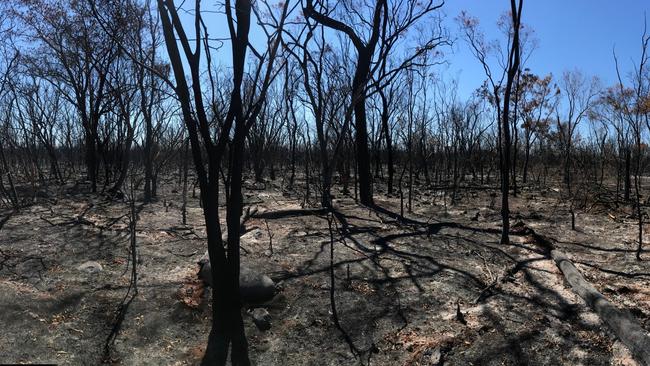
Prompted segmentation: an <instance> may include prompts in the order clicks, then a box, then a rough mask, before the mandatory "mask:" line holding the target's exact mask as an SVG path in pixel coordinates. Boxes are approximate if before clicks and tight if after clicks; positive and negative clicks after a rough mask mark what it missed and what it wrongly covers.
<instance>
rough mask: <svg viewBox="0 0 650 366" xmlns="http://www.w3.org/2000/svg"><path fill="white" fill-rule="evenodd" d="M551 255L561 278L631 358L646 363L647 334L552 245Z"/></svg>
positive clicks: (649, 347) (649, 354)
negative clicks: (597, 317) (624, 346)
mask: <svg viewBox="0 0 650 366" xmlns="http://www.w3.org/2000/svg"><path fill="white" fill-rule="evenodd" d="M551 257H552V258H553V260H554V261H555V264H556V265H557V266H558V268H560V270H561V271H562V273H563V274H564V278H565V279H566V281H567V282H568V283H569V285H571V288H572V289H573V291H575V292H576V293H577V294H578V295H579V296H580V297H581V298H582V299H583V300H584V301H585V302H586V303H587V305H589V307H590V308H591V309H592V310H593V311H594V312H595V313H596V314H598V316H599V317H600V318H601V319H602V320H603V321H604V322H605V323H606V324H607V325H608V326H609V327H610V329H611V330H612V331H613V332H614V334H616V336H617V337H618V338H619V339H620V340H621V341H622V342H623V344H625V345H626V346H627V347H628V348H629V349H630V351H631V352H632V355H633V356H634V358H635V359H636V360H637V361H639V362H640V363H642V364H643V365H647V366H648V365H650V338H649V337H648V334H647V333H646V331H645V330H644V329H643V328H642V327H641V326H640V325H639V324H638V322H637V321H636V320H635V319H634V317H632V315H631V314H630V313H629V312H628V311H625V310H621V309H619V308H617V307H616V306H615V305H614V304H612V303H611V302H609V301H608V300H607V298H605V296H603V294H601V293H600V292H598V290H596V288H595V287H594V286H593V285H592V284H591V283H589V282H588V281H587V280H585V278H584V277H583V276H582V274H581V273H580V271H579V270H578V269H577V268H576V266H575V265H574V264H573V262H571V260H569V258H568V257H567V256H566V254H564V253H563V252H561V251H559V250H557V249H553V250H551Z"/></svg>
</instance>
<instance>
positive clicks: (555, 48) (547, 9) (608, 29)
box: [440, 0, 650, 97]
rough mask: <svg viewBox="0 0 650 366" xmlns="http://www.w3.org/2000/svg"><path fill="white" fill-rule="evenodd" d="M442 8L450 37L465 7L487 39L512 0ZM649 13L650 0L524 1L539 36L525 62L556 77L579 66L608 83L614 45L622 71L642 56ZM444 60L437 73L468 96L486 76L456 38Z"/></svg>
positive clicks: (455, 1) (460, 1) (468, 1)
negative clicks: (445, 65) (453, 79)
mask: <svg viewBox="0 0 650 366" xmlns="http://www.w3.org/2000/svg"><path fill="white" fill-rule="evenodd" d="M444 8H445V13H446V14H447V19H446V22H447V23H448V26H449V30H450V31H451V34H452V35H457V34H458V25H457V24H456V22H455V21H454V18H456V16H458V14H459V13H460V12H461V11H462V10H465V11H467V13H468V14H470V15H472V16H474V17H477V18H479V20H480V24H481V29H483V30H484V32H485V34H486V38H488V39H493V38H495V37H499V36H500V34H499V31H498V29H497V27H496V21H497V19H498V18H499V16H500V15H501V14H502V13H504V12H505V11H507V10H508V9H509V8H510V1H509V0H447V2H446V4H445V6H444ZM649 11H650V0H609V1H607V0H525V1H524V7H523V13H522V22H523V23H525V24H527V25H529V26H530V27H532V28H533V29H534V30H535V33H536V37H537V38H538V40H539V42H538V47H537V49H536V50H535V51H534V53H533V54H532V56H531V57H530V59H529V61H528V63H527V65H525V66H526V67H528V68H530V69H531V71H532V72H534V73H537V74H547V73H549V72H551V73H553V75H555V76H557V77H559V76H561V74H562V72H563V71H565V70H571V69H576V68H577V69H580V70H581V71H583V72H584V73H585V74H586V75H587V76H598V77H599V78H600V79H601V80H602V82H603V84H604V85H611V84H613V83H615V82H616V69H615V66H614V60H613V57H612V49H613V47H615V48H616V53H617V56H618V59H619V64H620V67H621V71H622V72H623V73H626V72H627V71H628V70H630V69H631V68H632V67H633V64H632V62H633V61H636V62H638V60H639V58H640V53H641V35H642V33H643V24H644V16H645V15H644V13H647V12H649ZM648 32H649V34H650V20H649V24H648ZM447 59H448V61H449V63H450V65H449V68H448V69H446V70H445V69H441V70H440V72H445V73H448V77H456V76H457V77H458V78H459V95H460V96H461V97H465V96H468V95H469V94H470V93H471V92H472V91H473V90H474V89H476V88H477V87H479V86H480V85H481V83H482V81H483V80H484V79H485V75H484V72H483V69H482V68H481V66H480V64H479V63H478V61H476V60H475V59H474V58H473V56H472V55H471V53H470V52H469V50H468V47H467V44H466V43H465V41H464V40H463V39H457V41H456V44H455V45H454V50H453V53H450V54H448V55H447Z"/></svg>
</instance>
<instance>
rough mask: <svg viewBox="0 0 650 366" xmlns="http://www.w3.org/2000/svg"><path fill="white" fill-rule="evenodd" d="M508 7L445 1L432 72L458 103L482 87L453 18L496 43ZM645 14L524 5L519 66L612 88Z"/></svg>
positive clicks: (215, 29) (553, 3) (561, 2)
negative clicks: (523, 58)
mask: <svg viewBox="0 0 650 366" xmlns="http://www.w3.org/2000/svg"><path fill="white" fill-rule="evenodd" d="M258 1H264V0H258ZM266 1H271V2H272V3H276V2H277V1H278V0H266ZM295 1H297V0H292V3H293V2H295ZM352 1H356V0H352ZM177 2H178V1H177ZM188 6H190V7H191V4H190V5H188ZM215 8H220V7H217V6H216V3H214V2H205V1H204V5H203V9H204V10H214V9H215ZM509 8H510V1H509V0H446V3H445V5H444V6H443V11H444V13H445V14H446V19H445V23H446V26H447V27H448V30H449V31H450V34H451V36H452V37H454V38H456V40H455V44H454V46H453V49H447V50H445V59H446V60H447V62H448V66H446V67H445V66H439V67H438V68H437V69H436V72H438V73H439V74H440V76H441V77H443V78H445V79H447V80H449V79H452V78H458V88H459V89H458V94H459V96H460V97H461V98H467V97H469V95H470V94H471V93H472V92H473V91H474V90H475V89H476V88H478V87H479V86H480V85H481V84H482V82H483V80H484V79H485V74H484V72H483V69H482V67H481V65H480V64H479V63H478V61H477V60H476V59H475V58H474V56H473V55H472V54H471V53H470V52H469V48H468V45H467V43H466V42H465V41H464V40H463V39H462V38H461V37H460V33H459V28H458V24H457V22H456V21H455V18H456V17H457V16H458V15H459V14H460V12H461V11H463V10H465V11H467V13H468V14H469V15H471V16H473V17H477V18H478V19H479V20H480V28H481V29H482V30H483V31H484V33H485V35H486V38H487V39H498V38H499V37H502V34H501V33H500V31H499V30H498V28H497V26H496V22H497V20H498V19H499V17H500V16H501V14H503V13H504V12H506V11H507V10H509ZM645 13H650V0H525V1H524V8H523V14H522V21H523V22H524V23H525V24H526V25H528V26H530V27H531V28H532V29H534V31H535V37H536V38H537V39H538V46H537V48H536V49H535V50H534V52H533V54H532V55H531V57H530V58H529V60H528V62H527V64H526V65H524V66H525V67H528V68H530V69H531V71H532V72H534V73H537V74H540V75H546V74H548V73H553V75H554V76H555V77H556V78H560V77H561V75H562V72H564V71H567V70H573V69H579V70H581V71H582V72H583V73H584V74H585V75H586V76H589V77H590V76H598V77H599V78H600V79H601V81H602V84H603V85H605V86H607V85H611V84H613V83H615V82H616V81H617V80H616V70H615V66H614V60H613V57H612V49H613V47H614V46H615V47H616V53H617V55H618V58H619V63H620V66H621V71H622V72H623V74H624V76H625V73H626V72H627V71H629V70H631V69H632V68H633V62H634V61H637V62H638V59H639V57H640V51H641V35H642V32H643V24H644V16H645ZM205 16H206V21H207V23H208V28H209V30H210V34H211V36H215V37H226V36H227V28H226V25H225V16H223V15H222V14H220V15H215V14H210V13H206V14H205ZM184 18H185V19H184V22H186V26H187V30H188V33H190V34H191V33H192V29H193V27H192V23H191V21H190V20H191V18H188V17H187V15H186V14H184ZM648 31H649V33H650V24H649V26H648ZM261 39H263V37H262V33H261V31H260V30H259V29H258V27H256V26H253V27H251V41H252V42H253V44H256V45H257V46H262V44H260V40H261ZM262 48H263V47H262ZM230 58H231V54H230V49H229V47H225V48H224V49H222V50H221V51H220V52H219V54H218V56H216V57H215V60H214V61H215V62H216V63H220V64H222V65H224V66H228V65H230V61H231V59H230Z"/></svg>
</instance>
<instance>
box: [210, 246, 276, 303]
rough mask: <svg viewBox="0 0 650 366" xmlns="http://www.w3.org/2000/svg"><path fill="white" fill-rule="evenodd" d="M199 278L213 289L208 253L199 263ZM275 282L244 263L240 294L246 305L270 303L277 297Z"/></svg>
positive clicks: (240, 280) (240, 278)
mask: <svg viewBox="0 0 650 366" xmlns="http://www.w3.org/2000/svg"><path fill="white" fill-rule="evenodd" d="M199 265H200V266H201V268H200V269H199V278H201V279H202V280H203V282H205V283H206V284H207V285H208V286H210V287H212V266H211V265H210V261H209V260H208V259H207V253H206V254H205V255H204V256H203V258H201V260H200V261H199ZM275 293H276V289H275V282H273V280H272V279H271V278H270V277H269V276H267V275H265V274H262V273H259V272H257V271H256V270H254V269H252V268H251V267H249V266H248V265H246V264H244V263H242V264H241V265H240V269H239V294H240V296H241V300H242V302H244V303H246V304H260V303H264V302H267V301H270V300H271V299H273V297H274V296H275Z"/></svg>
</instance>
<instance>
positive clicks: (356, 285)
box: [0, 184, 650, 366]
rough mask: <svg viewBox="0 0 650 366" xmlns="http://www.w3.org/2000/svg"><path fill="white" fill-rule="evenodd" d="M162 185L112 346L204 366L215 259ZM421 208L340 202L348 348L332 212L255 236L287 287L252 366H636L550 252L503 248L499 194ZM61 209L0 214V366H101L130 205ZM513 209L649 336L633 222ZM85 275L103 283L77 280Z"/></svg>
mask: <svg viewBox="0 0 650 366" xmlns="http://www.w3.org/2000/svg"><path fill="white" fill-rule="evenodd" d="M164 188H166V189H164V190H163V191H162V192H161V194H162V197H161V199H160V200H159V201H158V202H156V203H153V204H149V205H146V206H144V207H143V208H142V211H141V212H140V219H139V221H138V224H137V244H138V248H139V263H138V272H139V280H138V289H139V293H138V295H137V296H136V298H135V299H134V300H133V301H132V302H131V304H130V306H129V307H128V312H127V314H126V317H125V320H124V322H123V324H122V328H121V329H120V331H119V334H118V336H117V338H116V341H115V343H114V344H113V345H112V347H111V352H110V361H111V362H114V363H117V364H125V365H132V364H150V365H175V364H196V363H197V362H198V361H199V360H200V358H201V356H202V353H203V350H204V346H205V343H206V340H207V334H208V332H209V328H210V314H211V312H210V304H209V299H208V298H209V296H210V292H209V290H207V291H205V293H204V294H202V295H201V292H202V286H201V285H200V283H198V281H197V279H196V272H197V268H198V267H197V265H196V263H195V262H196V261H197V260H198V259H199V258H200V257H201V256H202V255H203V253H204V251H205V249H206V247H205V240H204V238H205V231H204V230H203V226H202V220H203V217H202V211H201V208H200V207H198V200H197V199H195V198H193V199H190V208H189V212H188V214H189V216H188V223H189V224H190V225H188V226H187V227H183V226H182V225H180V221H181V216H180V209H179V206H180V204H179V202H181V199H180V195H179V194H178V193H176V192H175V191H171V188H167V187H164ZM416 193H417V194H416V195H415V196H414V198H415V199H414V209H413V211H414V212H413V213H407V214H406V216H407V218H408V219H409V220H406V221H398V220H397V219H396V215H395V214H396V213H399V211H400V202H399V199H397V198H387V197H385V196H384V195H382V194H381V192H380V193H379V194H378V197H379V198H378V199H377V203H378V205H379V206H380V207H382V208H383V209H385V210H374V209H369V208H365V207H361V206H359V205H357V204H355V203H354V200H353V199H352V198H351V197H348V196H344V195H342V194H341V193H340V192H338V193H337V198H336V199H335V201H334V204H335V207H336V208H337V215H336V217H337V219H336V220H334V223H335V226H336V229H337V230H338V231H337V232H335V239H336V241H335V244H334V252H335V253H334V266H335V277H336V285H335V288H336V296H335V298H336V307H337V313H338V318H339V319H340V322H341V325H342V328H343V330H344V331H345V332H346V333H347V334H348V336H349V339H350V340H351V341H352V343H351V344H349V343H348V342H346V341H345V338H344V337H343V334H342V332H341V330H339V329H337V327H336V326H335V325H334V322H333V321H332V312H331V306H330V295H329V293H330V292H329V291H330V280H329V265H330V234H329V230H328V219H327V216H326V214H325V213H322V212H317V211H309V212H305V213H304V214H296V213H295V212H291V211H288V213H287V215H284V216H282V217H280V218H274V219H262V218H259V217H253V218H252V219H250V220H249V221H248V222H247V223H246V229H247V232H246V234H244V236H243V237H242V247H243V257H242V262H245V263H247V264H249V265H250V266H252V267H255V268H257V269H259V270H260V271H261V272H263V273H266V274H268V275H269V276H270V277H271V278H273V279H274V280H275V281H276V282H278V283H279V287H280V288H281V291H280V293H279V294H278V295H277V296H276V298H275V299H274V300H273V302H271V303H270V304H267V305H265V307H266V309H267V310H268V312H269V313H270V315H271V319H272V320H271V329H270V330H268V331H261V330H258V329H257V328H256V327H255V325H254V324H253V322H252V320H251V317H250V316H246V320H245V321H246V333H247V335H248V340H249V345H250V354H251V358H252V360H253V362H254V363H255V364H258V365H350V364H373V365H437V364H442V363H444V364H445V365H520V364H529V365H580V364H582V365H590V366H591V365H634V364H635V363H634V361H633V360H632V359H631V357H630V354H629V351H628V350H627V349H626V348H625V347H624V346H623V345H622V344H621V343H620V342H618V341H616V339H615V337H614V335H613V334H611V332H610V331H609V330H608V329H607V327H606V326H605V325H604V324H603V323H602V322H601V321H600V320H599V318H598V317H597V316H596V315H595V314H594V313H593V312H591V311H590V310H589V309H588V308H587V307H586V305H585V304H584V302H583V301H582V299H580V298H579V297H577V296H576V295H575V294H574V293H573V292H572V291H571V289H570V288H569V287H568V285H567V284H566V283H565V282H564V279H563V277H562V275H561V273H560V272H559V270H558V269H557V267H556V266H555V264H554V263H553V261H552V260H551V259H549V258H548V257H547V256H546V255H545V253H544V251H543V249H542V248H540V247H539V246H537V245H536V243H534V242H532V241H531V240H530V238H528V237H526V236H524V235H512V236H511V244H510V245H501V244H499V227H500V213H499V211H498V207H497V208H491V206H492V205H491V202H490V201H491V200H492V198H491V196H490V193H491V192H489V191H473V190H465V191H463V192H462V195H461V199H460V200H459V202H458V203H457V204H456V205H454V206H451V205H443V204H442V198H441V197H438V196H435V193H434V192H432V191H425V190H420V191H418V192H416ZM50 197H52V199H50V200H43V201H42V202H41V203H38V204H35V205H33V206H31V207H28V208H25V209H23V210H21V211H20V212H17V213H9V212H3V213H0V217H1V218H3V219H2V220H0V223H1V222H4V224H2V227H1V229H0V309H1V311H0V324H2V326H3V332H2V335H1V336H0V363H26V362H32V363H38V362H40V363H57V364H88V365H91V364H98V363H100V362H102V361H103V351H104V344H105V342H106V338H107V336H108V335H109V333H110V331H111V329H112V328H113V325H114V322H115V316H116V311H117V310H118V306H119V304H120V303H121V302H122V300H123V298H124V296H125V294H126V291H127V288H128V285H129V268H127V266H128V265H129V260H128V258H129V251H128V248H129V235H128V218H127V217H126V216H124V215H125V214H126V213H127V212H128V205H127V204H125V203H117V202H113V201H108V200H106V199H104V198H102V197H101V196H100V197H98V196H90V195H84V194H70V193H66V192H65V191H64V190H62V191H61V192H58V193H56V194H55V193H51V194H50ZM247 201H248V203H249V204H251V205H256V206H258V207H259V210H260V212H265V211H266V212H268V211H284V210H294V209H301V208H302V207H301V206H300V203H301V200H300V199H299V198H297V196H295V195H294V194H287V193H285V194H283V193H282V192H281V191H280V190H279V189H277V188H274V187H273V186H271V185H270V184H269V185H268V187H267V189H265V190H248V195H247ZM432 201H435V202H437V203H436V204H431V202H432ZM511 204H512V208H511V211H512V217H513V220H512V221H513V223H515V222H517V221H522V222H524V223H525V224H526V225H528V226H529V227H531V228H534V229H535V231H536V232H539V233H542V234H544V235H548V236H549V237H552V238H554V239H556V240H557V241H558V242H557V246H558V247H560V248H561V249H562V250H563V251H565V252H566V253H567V254H568V255H569V257H571V258H572V259H573V260H574V262H575V263H576V265H577V266H578V268H579V269H580V270H581V271H582V272H583V274H584V275H585V277H586V278H587V279H588V280H589V281H590V282H592V283H593V284H594V285H595V286H596V288H597V289H598V290H599V291H601V292H602V293H603V294H605V295H606V296H607V297H608V298H610V299H611V300H612V301H613V302H615V303H616V304H617V305H619V306H621V307H626V308H628V309H630V310H631V312H632V314H633V315H634V316H635V317H636V318H637V319H638V321H639V322H640V323H641V324H642V326H643V327H644V328H646V329H650V328H649V327H650V324H648V315H649V314H650V286H649V282H650V269H649V266H648V262H647V261H640V262H639V261H636V260H635V256H634V250H635V243H634V238H635V235H636V227H635V220H634V219H632V218H626V213H625V212H624V210H622V209H621V210H619V211H617V212H610V211H607V210H606V209H596V208H593V209H591V210H589V211H588V212H584V211H579V212H578V215H577V221H576V224H577V230H576V231H573V230H571V221H570V215H569V211H568V207H566V204H565V203H563V202H562V200H561V199H560V197H559V195H558V194H557V192H555V191H554V190H548V191H539V190H524V191H523V192H521V193H520V195H519V196H518V197H517V198H513V199H512V203H511ZM477 213H478V215H477ZM82 214H83V215H82ZM79 215H82V216H79ZM267 225H268V229H267ZM269 233H270V234H271V236H272V253H271V251H270V248H269ZM644 256H647V257H648V258H650V256H648V254H645V253H644ZM88 261H93V262H97V263H99V264H100V265H101V267H102V269H101V270H100V271H95V272H92V271H89V270H85V269H79V266H80V265H81V264H83V263H86V262H88ZM459 310H460V313H461V315H459V314H458V311H459ZM352 350H354V353H353V351H352ZM355 353H356V354H355Z"/></svg>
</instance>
